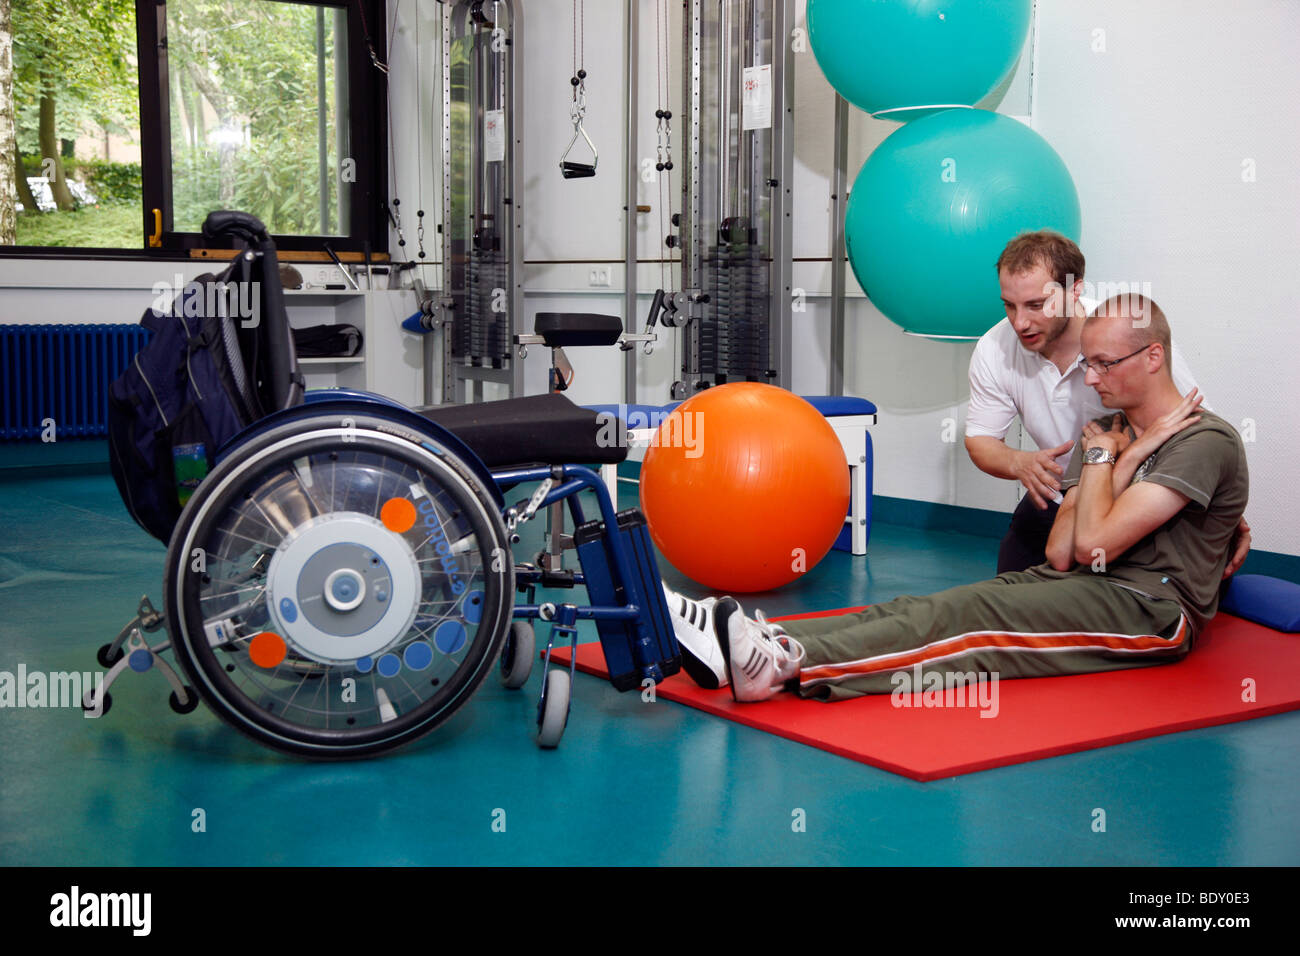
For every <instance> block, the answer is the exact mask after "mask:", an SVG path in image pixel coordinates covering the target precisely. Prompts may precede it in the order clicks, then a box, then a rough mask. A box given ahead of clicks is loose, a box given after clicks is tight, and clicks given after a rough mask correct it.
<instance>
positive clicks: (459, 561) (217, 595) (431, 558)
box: [164, 405, 514, 759]
mask: <svg viewBox="0 0 1300 956" xmlns="http://www.w3.org/2000/svg"><path fill="white" fill-rule="evenodd" d="M164 591H165V600H166V609H167V625H168V628H169V630H170V631H171V635H172V639H173V644H174V647H175V648H176V657H177V660H178V661H179V662H180V664H181V667H182V669H183V670H184V671H185V674H186V675H187V677H188V678H189V680H188V683H189V685H190V686H191V687H193V688H194V689H195V690H196V691H197V692H198V694H199V696H200V697H201V698H202V699H203V700H204V702H205V703H207V705H208V706H209V707H210V708H211V709H212V710H213V711H215V712H216V713H217V715H218V716H219V717H221V718H222V719H223V720H224V721H226V722H227V723H229V724H231V725H232V726H233V727H235V728H236V729H237V730H239V731H241V732H242V733H245V734H247V735H248V736H250V737H252V738H253V739H254V740H257V741H258V742H260V743H262V744H265V745H267V746H269V747H272V748H274V749H277V750H280V751H283V752H286V753H291V754H296V755H300V756H306V757H313V758H323V759H347V758H355V757H364V756H371V755H373V754H377V753H381V752H384V751H386V750H391V749H393V748H395V747H398V746H401V745H403V744H405V743H409V742H410V741H412V740H414V739H416V738H418V737H420V736H423V735H424V734H426V733H428V732H429V731H431V730H433V729H434V728H435V727H436V726H438V725H439V724H440V723H442V722H443V721H444V720H446V719H447V718H448V717H450V716H451V715H452V714H453V713H454V712H455V711H456V710H457V709H458V708H459V707H460V706H461V705H463V704H464V703H465V702H466V701H467V700H468V699H469V697H470V696H472V695H473V693H474V692H475V691H476V690H477V689H478V687H479V686H480V685H481V684H482V682H483V681H484V679H485V678H486V677H487V675H488V673H489V672H490V671H491V669H492V666H493V664H495V663H496V661H497V659H498V657H499V655H500V651H501V645H502V643H503V642H504V640H505V636H506V632H507V630H508V628H509V625H510V622H511V609H512V607H513V600H514V566H513V561H512V560H511V559H510V546H509V541H508V538H507V534H506V530H505V526H504V524H503V522H502V520H501V514H500V512H499V510H498V509H497V506H496V504H495V502H494V501H493V498H492V496H491V494H490V493H489V492H488V489H487V488H486V487H484V485H483V482H482V480H481V479H479V478H478V477H477V476H476V474H475V469H474V468H473V467H471V466H470V465H469V464H467V463H465V462H463V461H461V460H460V458H458V457H457V453H455V452H453V451H450V450H448V449H447V448H445V447H443V446H441V445H440V444H439V443H438V442H437V441H435V440H434V439H433V438H431V437H430V436H429V435H423V434H417V433H412V432H410V430H409V429H407V428H404V427H400V426H397V425H394V423H392V422H390V421H388V420H386V419H385V418H384V417H383V414H382V412H377V413H358V412H352V411H349V412H348V413H347V415H346V417H342V416H341V415H340V414H339V413H338V412H337V411H334V412H331V411H330V410H329V408H328V406H326V405H322V406H321V410H320V411H319V413H317V414H314V415H312V416H309V417H307V418H305V419H298V420H293V421H286V422H283V423H281V424H280V425H277V426H274V427H271V428H268V429H266V430H264V431H261V432H257V433H255V434H253V435H252V436H251V437H249V438H248V439H247V440H246V441H244V442H243V443H241V444H240V445H239V446H238V447H236V448H234V449H232V450H230V451H228V452H227V453H226V454H225V456H224V457H223V459H222V460H221V461H220V463H219V464H218V465H217V467H216V468H214V469H213V471H212V473H211V474H209V475H208V476H207V477H206V478H205V479H204V481H203V482H202V483H201V484H200V486H199V488H198V489H197V491H196V492H195V494H194V496H193V497H192V498H191V499H190V501H189V502H188V503H187V505H186V507H185V509H184V511H183V513H182V515H181V518H180V521H179V522H178V523H177V527H176V530H175V532H174V533H173V535H172V538H171V542H170V545H169V547H168V554H167V562H166V569H165V580H164Z"/></svg>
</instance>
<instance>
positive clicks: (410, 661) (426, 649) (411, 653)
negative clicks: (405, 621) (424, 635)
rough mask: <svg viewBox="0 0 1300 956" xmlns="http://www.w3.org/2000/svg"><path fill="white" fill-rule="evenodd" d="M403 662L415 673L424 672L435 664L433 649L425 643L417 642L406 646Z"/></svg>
mask: <svg viewBox="0 0 1300 956" xmlns="http://www.w3.org/2000/svg"><path fill="white" fill-rule="evenodd" d="M402 660H404V661H406V666H407V667H409V668H410V669H411V670H413V671H422V670H424V669H425V668H426V667H428V666H429V665H430V664H432V663H433V648H432V647H430V646H429V645H428V644H426V643H425V642H424V641H415V642H413V643H411V644H408V645H407V646H406V650H405V651H403V652H402Z"/></svg>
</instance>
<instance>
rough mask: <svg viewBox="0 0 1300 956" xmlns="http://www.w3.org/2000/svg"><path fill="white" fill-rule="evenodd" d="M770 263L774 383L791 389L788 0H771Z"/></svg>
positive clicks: (790, 19) (791, 9)
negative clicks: (772, 3) (771, 184)
mask: <svg viewBox="0 0 1300 956" xmlns="http://www.w3.org/2000/svg"><path fill="white" fill-rule="evenodd" d="M772 17H773V23H772V64H773V66H772V73H773V75H772V94H773V104H772V107H773V109H772V123H773V128H772V179H773V180H774V181H775V187H774V190H773V197H772V198H773V202H772V227H771V228H772V264H773V267H774V269H773V276H772V279H773V282H772V286H773V296H774V297H775V302H774V303H773V306H774V308H773V309H772V313H771V322H772V323H773V324H774V325H775V328H774V330H773V331H774V335H773V337H772V341H773V345H774V346H775V348H774V349H773V352H774V353H775V354H774V355H772V356H771V360H772V361H773V363H774V365H775V369H776V381H775V382H774V383H773V384H775V385H779V386H780V387H781V388H786V389H789V388H793V387H794V342H793V339H794V322H793V318H794V316H793V308H794V303H793V300H792V292H793V290H792V288H791V286H792V285H793V281H794V276H793V272H794V265H793V255H794V251H793V250H794V220H793V216H792V211H793V208H794V60H793V54H792V53H791V50H790V37H791V34H792V33H793V32H794V0H776V2H775V5H774V7H773V10H772Z"/></svg>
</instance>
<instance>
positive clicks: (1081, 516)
mask: <svg viewBox="0 0 1300 956" xmlns="http://www.w3.org/2000/svg"><path fill="white" fill-rule="evenodd" d="M1114 467H1115V466H1114V465H1112V464H1097V465H1084V466H1083V471H1082V473H1081V474H1080V476H1079V498H1078V503H1077V505H1076V507H1075V518H1074V559H1075V560H1076V561H1078V562H1079V563H1080V564H1086V563H1087V562H1089V561H1091V560H1092V559H1093V557H1094V555H1093V551H1094V550H1095V549H1096V548H1097V547H1099V546H1100V545H1099V544H1098V542H1099V541H1100V540H1101V536H1102V526H1103V524H1104V523H1105V521H1106V517H1107V515H1109V514H1110V510H1111V508H1113V507H1114V506H1115V497H1116V495H1115V490H1114V486H1113V483H1112V482H1113V477H1114ZM1114 557H1119V555H1114Z"/></svg>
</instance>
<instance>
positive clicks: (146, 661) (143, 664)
mask: <svg viewBox="0 0 1300 956" xmlns="http://www.w3.org/2000/svg"><path fill="white" fill-rule="evenodd" d="M126 663H127V665H128V666H129V667H130V668H131V670H133V671H135V672H136V673H137V674H143V673H144V672H145V671H147V670H148V669H149V668H151V667H153V654H152V653H151V652H149V651H146V650H145V649H144V648H143V647H142V648H140V649H139V650H137V651H132V652H131V656H130V657H129V658H127V661H126Z"/></svg>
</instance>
